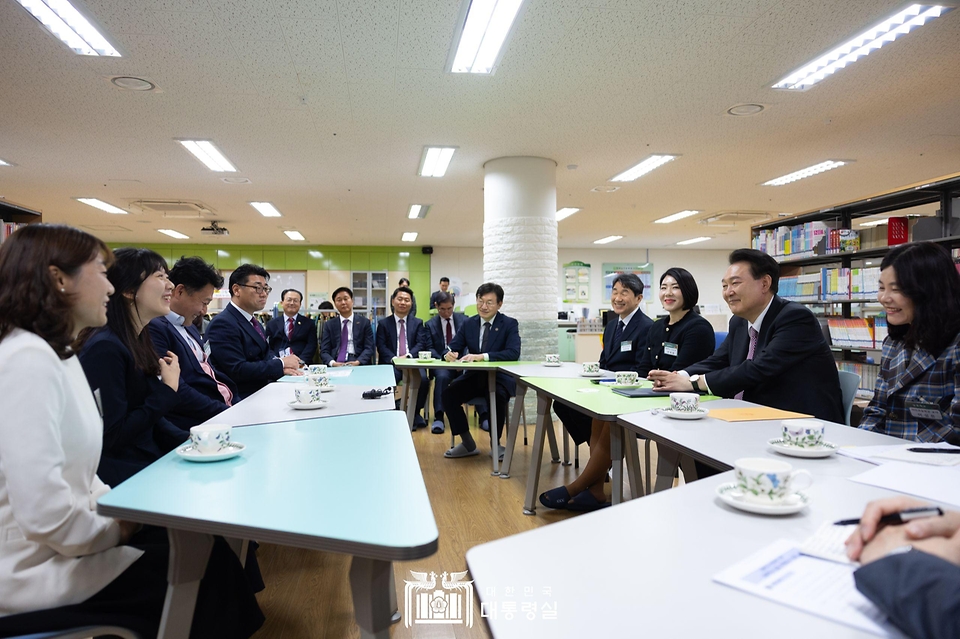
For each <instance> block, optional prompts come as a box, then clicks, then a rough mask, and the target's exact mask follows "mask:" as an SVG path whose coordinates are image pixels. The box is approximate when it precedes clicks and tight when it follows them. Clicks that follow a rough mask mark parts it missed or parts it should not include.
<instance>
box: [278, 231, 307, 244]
mask: <svg viewBox="0 0 960 639" xmlns="http://www.w3.org/2000/svg"><path fill="white" fill-rule="evenodd" d="M283 233H284V235H286V236H287V237H289V238H290V239H291V240H296V241H297V242H302V241H304V240H306V239H307V238H305V237H303V235H301V234H300V231H284V232H283Z"/></svg>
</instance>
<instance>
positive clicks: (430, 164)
mask: <svg viewBox="0 0 960 639" xmlns="http://www.w3.org/2000/svg"><path fill="white" fill-rule="evenodd" d="M456 150H457V147H455V146H425V147H423V153H422V154H421V155H420V169H419V170H418V171H417V175H421V176H423V177H443V174H444V173H446V172H447V167H448V166H450V160H451V159H452V158H453V152H454V151H456Z"/></svg>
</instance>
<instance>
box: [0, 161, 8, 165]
mask: <svg viewBox="0 0 960 639" xmlns="http://www.w3.org/2000/svg"><path fill="white" fill-rule="evenodd" d="M0 166H10V163H9V162H5V161H3V160H0Z"/></svg>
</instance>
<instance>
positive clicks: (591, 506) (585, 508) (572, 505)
mask: <svg viewBox="0 0 960 639" xmlns="http://www.w3.org/2000/svg"><path fill="white" fill-rule="evenodd" d="M609 505H610V502H609V501H600V500H598V499H597V498H596V497H594V496H593V493H591V492H590V491H589V490H585V491H583V492H582V493H578V494H577V496H576V497H574V498H573V499H571V500H570V501H568V502H567V510H572V511H573V512H575V513H590V512H593V511H594V510H600V509H601V508H606V507H608V506H609Z"/></svg>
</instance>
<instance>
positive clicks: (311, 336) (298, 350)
mask: <svg viewBox="0 0 960 639" xmlns="http://www.w3.org/2000/svg"><path fill="white" fill-rule="evenodd" d="M265 332H266V333H267V339H268V340H269V341H270V351H271V352H273V353H274V354H276V353H279V352H280V351H281V350H283V349H285V348H287V347H288V346H289V347H290V350H291V351H293V354H294V355H296V356H297V357H299V358H300V359H302V360H303V361H304V362H306V363H307V364H309V363H311V362H312V361H313V356H314V355H315V354H316V352H317V325H316V324H315V323H314V322H313V320H312V319H310V318H309V317H305V316H303V315H300V314H299V313H297V316H296V317H295V318H294V319H293V341H289V340H288V339H287V316H286V315H283V314H281V315H280V317H274V318H273V319H272V320H270V321H269V322H267V330H266V331H265Z"/></svg>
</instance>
